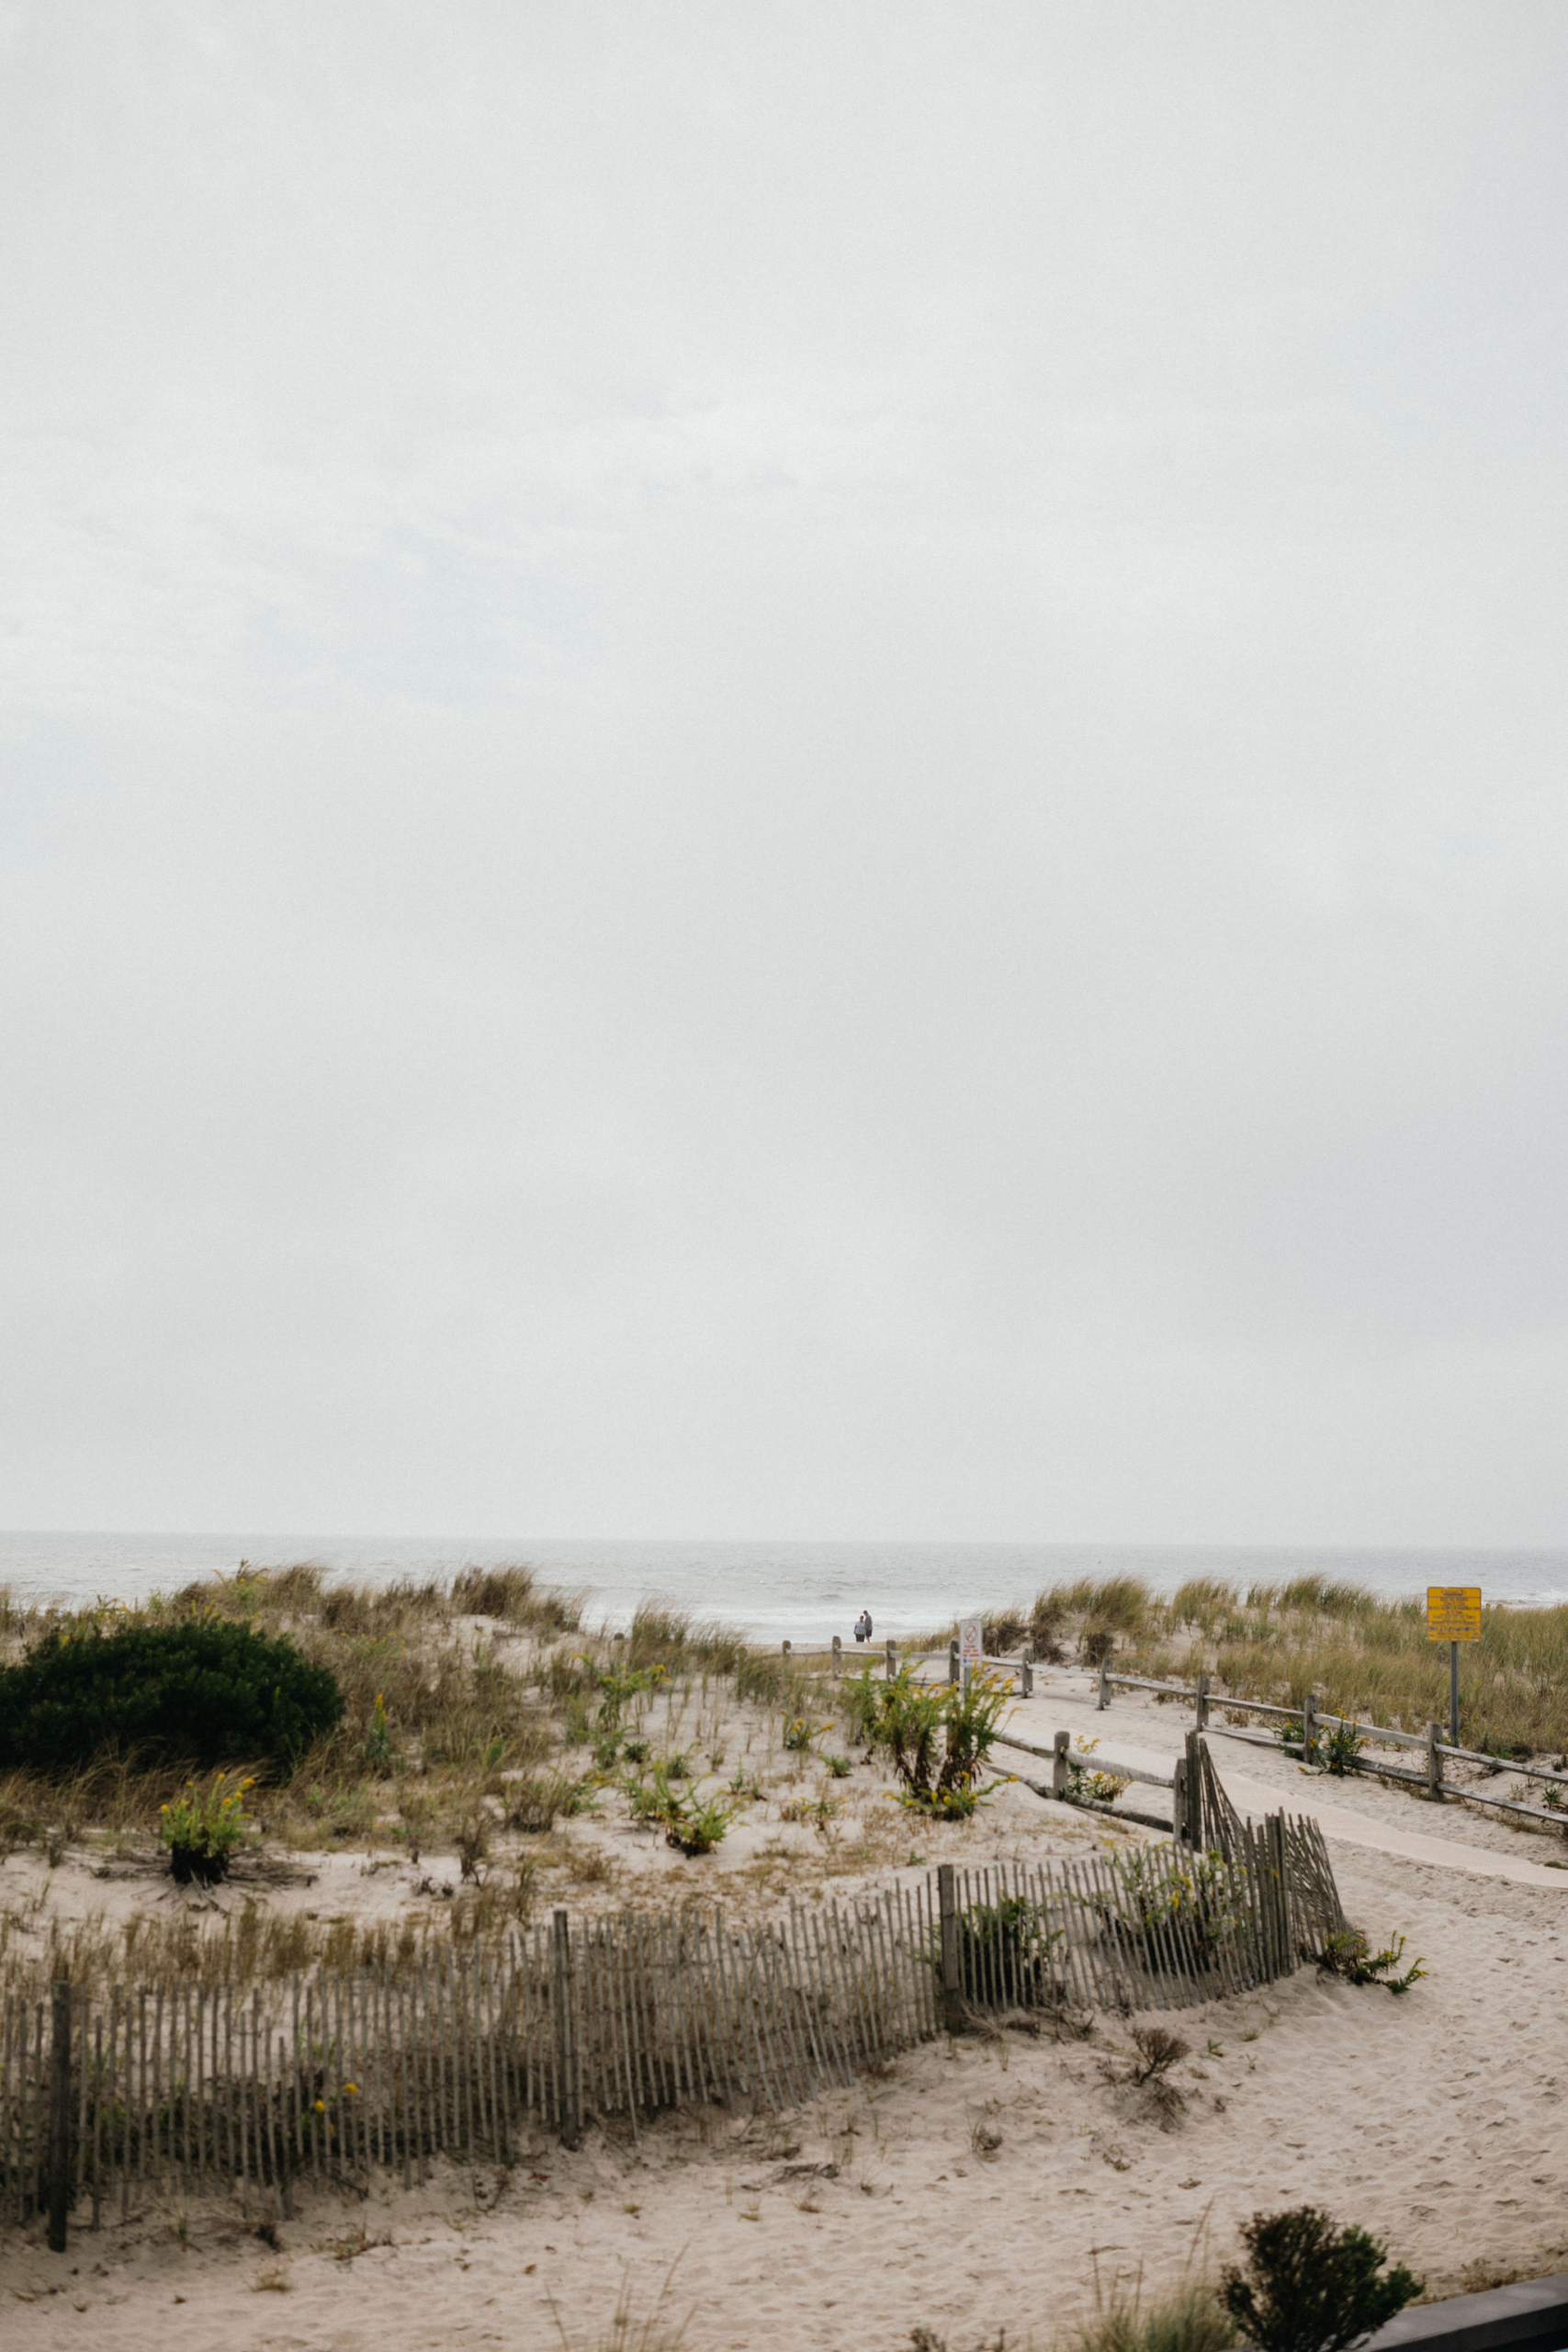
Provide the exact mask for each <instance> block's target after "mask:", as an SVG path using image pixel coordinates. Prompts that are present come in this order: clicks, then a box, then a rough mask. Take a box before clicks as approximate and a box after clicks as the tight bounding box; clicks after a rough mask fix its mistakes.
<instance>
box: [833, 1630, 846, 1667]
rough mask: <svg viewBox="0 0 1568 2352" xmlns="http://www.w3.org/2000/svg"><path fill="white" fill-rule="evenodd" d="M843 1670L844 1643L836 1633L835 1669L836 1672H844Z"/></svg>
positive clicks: (834, 1639) (834, 1643)
mask: <svg viewBox="0 0 1568 2352" xmlns="http://www.w3.org/2000/svg"><path fill="white" fill-rule="evenodd" d="M843 1670H844V1645H843V1642H842V1640H841V1639H840V1636H839V1635H838V1634H834V1636H833V1671H834V1673H835V1674H842V1672H843Z"/></svg>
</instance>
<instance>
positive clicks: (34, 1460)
mask: <svg viewBox="0 0 1568 2352" xmlns="http://www.w3.org/2000/svg"><path fill="white" fill-rule="evenodd" d="M1565 119H1568V8H1565V7H1564V6H1562V5H1558V4H1557V0H1554V5H1551V6H1537V5H1530V0H1509V5H1507V6H1497V5H1496V0H1478V5H1475V6H1446V5H1443V0H1416V5H1412V6H1399V5H1381V6H1380V5H1377V4H1376V0H1350V5H1348V6H1272V7H1258V6H1256V5H1254V0H1239V4H1238V5H1235V6H1201V5H1193V0H1182V5H1178V6H1170V5H1168V0H1157V5H1139V0H1130V4H1129V5H1100V0H1081V5H1074V6H1055V5H1051V0H1027V5H1021V6H1010V5H1004V4H1003V0H998V4H997V5H984V0H981V5H976V0H962V5H952V6H925V5H919V0H898V4H897V5H895V6H879V5H874V4H873V0H848V5H846V0H826V4H825V5H814V4H813V0H788V5H778V6H770V5H767V4H766V0H730V5H714V6H682V5H679V0H660V4H659V5H653V6H648V5H640V4H638V5H632V0H627V5H623V6H592V5H589V6H581V5H570V6H569V5H531V0H497V5H493V6H491V5H483V0H441V5H434V0H433V5H430V6H422V7H407V6H398V5H396V0H366V5H364V6H355V5H351V0H338V5H327V6H322V5H321V0H308V5H299V6H289V5H286V0H268V5H267V6H264V7H238V6H233V5H231V0H221V4H220V5H216V4H215V5H209V6H160V5H152V4H151V0H150V4H148V5H143V4H142V0H130V5H122V0H101V5H96V6H81V5H75V0H39V5H37V6H31V5H15V0H11V4H10V5H0V320H3V322H4V324H3V328H0V398H3V425H4V436H5V438H4V496H5V504H4V513H3V515H0V572H3V589H4V612H3V615H0V661H3V664H4V679H3V688H4V707H5V717H4V739H3V743H4V761H5V778H4V792H3V800H0V1523H4V1524H6V1525H8V1526H12V1527H50V1526H60V1527H114V1526H123V1527H159V1528H175V1527H232V1526H244V1527H253V1528H254V1527H275V1528H279V1529H282V1528H299V1527H310V1528H316V1529H320V1530H322V1531H327V1530H366V1531H372V1530H375V1531H385V1532H399V1531H402V1532H427V1531H437V1530H443V1531H454V1532H455V1531H464V1532H473V1533H476V1534H478V1533H485V1532H490V1533H508V1532H518V1533H528V1532H535V1533H539V1534H544V1533H558V1534H596V1533H603V1534H611V1533H615V1534H620V1535H626V1536H638V1535H649V1536H651V1535H671V1534H688V1535H698V1534H709V1535H726V1534H734V1535H740V1534H751V1535H759V1536H762V1535H773V1536H784V1535H814V1536H833V1535H841V1536H897V1535H911V1536H938V1537H940V1536H944V1535H946V1536H968V1537H987V1536H996V1537H1004V1536H1005V1537H1015V1538H1041V1539H1072V1538H1081V1537H1088V1538H1094V1537H1100V1538H1105V1539H1108V1540H1111V1539H1121V1540H1126V1541H1136V1540H1144V1541H1187V1542H1192V1541H1197V1542H1202V1541H1210V1540H1213V1541H1220V1540H1226V1539H1228V1540H1233V1541H1237V1542H1246V1541H1269V1540H1277V1541H1280V1542H1303V1541H1304V1542H1334V1541H1337V1542H1343V1543H1355V1542H1369V1543H1374V1542H1386V1543H1423V1542H1425V1543H1436V1542H1444V1541H1450V1540H1451V1541H1455V1542H1487V1541H1494V1542H1498V1543H1524V1544H1529V1543H1541V1544H1550V1543H1553V1542H1563V1541H1568V1444H1565V1442H1564V1424H1565V1407H1568V1253H1565V1251H1564V1247H1563V1219H1564V1208H1565V1204H1568V1168H1565V1165H1564V1162H1565V1158H1568V1153H1565V1149H1564V1145H1565V1123H1564V1095H1563V1085H1564V1043H1565V1039H1564V1030H1565V1026H1568V1023H1565V1018H1564V990H1563V983H1564V978H1565V967H1568V858H1565V850H1568V826H1565V802H1564V750H1565V747H1568V659H1565V624H1568V573H1565V561H1564V547H1565V542H1564V504H1565V497H1564V492H1565V465H1564V447H1565V443H1564V432H1563V422H1564V419H1563V409H1564V369H1565V364H1568V278H1565V264H1568V141H1565V140H1564V136H1563V123H1564V120H1565Z"/></svg>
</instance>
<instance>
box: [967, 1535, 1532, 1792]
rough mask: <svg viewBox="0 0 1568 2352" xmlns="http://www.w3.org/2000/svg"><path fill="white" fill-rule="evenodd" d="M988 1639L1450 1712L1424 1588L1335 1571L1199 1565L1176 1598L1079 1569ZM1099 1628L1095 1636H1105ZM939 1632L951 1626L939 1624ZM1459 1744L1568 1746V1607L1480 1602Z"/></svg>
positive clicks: (1351, 1702) (1368, 1704) (1409, 1723)
mask: <svg viewBox="0 0 1568 2352" xmlns="http://www.w3.org/2000/svg"><path fill="white" fill-rule="evenodd" d="M994 1635H996V1636H1002V1635H1005V1636H1007V1640H1006V1641H1005V1642H1003V1641H1001V1640H1000V1639H999V1638H998V1653H999V1651H1000V1649H1001V1648H1002V1647H1004V1646H1006V1647H1010V1646H1011V1645H1012V1644H1013V1643H1015V1642H1016V1641H1018V1640H1021V1639H1023V1638H1029V1639H1030V1640H1032V1645H1033V1648H1034V1655H1035V1657H1037V1658H1041V1659H1050V1658H1053V1657H1055V1658H1063V1657H1071V1656H1073V1655H1075V1653H1076V1655H1077V1657H1080V1658H1084V1659H1089V1658H1093V1657H1096V1656H1098V1655H1099V1654H1100V1649H1101V1648H1102V1647H1103V1646H1104V1645H1105V1640H1106V1637H1109V1638H1110V1642H1111V1645H1112V1647H1113V1651H1114V1656H1115V1658H1116V1662H1117V1664H1118V1665H1119V1666H1120V1667H1122V1668H1123V1669H1124V1670H1125V1671H1126V1672H1128V1673H1132V1674H1147V1675H1150V1676H1152V1677H1156V1678H1159V1679H1165V1678H1169V1679H1179V1680H1182V1681H1187V1682H1190V1680H1191V1679H1192V1676H1193V1675H1194V1674H1195V1673H1196V1672H1197V1671H1198V1669H1199V1668H1205V1669H1206V1670H1207V1672H1208V1673H1209V1674H1210V1676H1211V1677H1212V1678H1213V1683H1214V1689H1215V1695H1216V1697H1220V1698H1223V1696H1224V1693H1225V1692H1226V1691H1229V1692H1232V1693H1234V1694H1235V1696H1236V1697H1237V1698H1244V1699H1266V1700H1271V1701H1273V1702H1275V1703H1276V1704H1278V1705H1281V1706H1292V1707H1295V1706H1300V1705H1301V1703H1302V1702H1303V1699H1304V1698H1305V1697H1306V1695H1307V1693H1308V1692H1309V1691H1311V1692H1313V1693H1314V1695H1315V1697H1316V1699H1317V1702H1318V1704H1319V1706H1320V1707H1323V1708H1325V1709H1326V1710H1327V1711H1328V1712H1330V1713H1334V1714H1342V1715H1354V1716H1359V1718H1360V1719H1361V1720H1362V1721H1364V1722H1371V1723H1380V1724H1388V1725H1390V1726H1391V1727H1392V1728H1393V1729H1394V1730H1397V1731H1409V1732H1420V1731H1423V1730H1424V1729H1425V1728H1426V1726H1427V1723H1428V1722H1433V1721H1436V1722H1439V1723H1446V1721H1447V1719H1448V1676H1449V1652H1448V1646H1447V1645H1446V1644H1445V1643H1440V1642H1428V1641H1427V1622H1426V1596H1425V1594H1424V1593H1412V1594H1411V1595H1409V1596H1408V1597H1407V1598H1404V1599H1397V1600H1384V1599H1382V1598H1381V1597H1380V1596H1379V1595H1377V1594H1375V1593H1370V1592H1365V1591H1363V1590H1361V1589H1359V1587H1358V1586H1355V1585H1351V1584H1347V1583H1345V1582H1343V1581H1340V1580H1338V1579H1336V1578H1334V1577H1327V1576H1321V1575H1315V1576H1314V1575H1308V1576H1301V1577H1294V1578H1292V1579H1291V1580H1290V1581H1289V1582H1287V1583H1283V1584H1280V1585H1268V1584H1254V1585H1250V1586H1247V1587H1243V1586H1240V1585H1235V1584H1230V1583H1227V1582H1225V1581H1224V1579H1223V1578H1220V1577H1190V1578H1189V1579H1188V1581H1187V1582H1186V1583H1185V1584H1183V1585H1182V1586H1181V1587H1180V1588H1179V1589H1178V1591H1177V1592H1175V1593H1174V1594H1173V1595H1172V1596H1171V1597H1170V1598H1169V1599H1168V1600H1166V1599H1163V1598H1161V1597H1160V1596H1159V1595H1157V1594H1156V1593H1154V1592H1152V1591H1151V1590H1150V1589H1149V1588H1148V1586H1147V1585H1146V1584H1144V1583H1143V1582H1142V1581H1141V1580H1140V1579H1139V1578H1137V1577H1106V1578H1103V1579H1100V1580H1099V1581H1096V1580H1095V1579H1093V1578H1091V1577H1080V1578H1078V1579H1077V1580H1076V1581H1074V1582H1072V1583H1070V1584H1060V1585H1054V1586H1050V1587H1048V1588H1047V1589H1045V1590H1044V1591H1043V1592H1041V1593H1039V1594H1037V1595H1036V1597H1035V1599H1034V1600H1033V1601H1032V1603H1031V1604H1029V1605H1027V1606H1025V1605H1014V1606H1012V1607H1010V1608H1007V1609H998V1610H996V1611H992V1612H991V1614H990V1615H989V1616H988V1617H987V1648H990V1647H991V1644H992V1639H993V1636H994ZM1097 1637H1098V1639H1097ZM938 1638H939V1639H945V1638H946V1637H945V1634H944V1635H942V1636H939V1637H938ZM1460 1710H1461V1723H1462V1730H1463V1740H1464V1745H1465V1746H1466V1747H1474V1748H1480V1749H1483V1750H1486V1751H1488V1752H1490V1753H1493V1754H1495V1755H1498V1756H1501V1757H1508V1756H1517V1757H1520V1758H1525V1757H1529V1756H1537V1755H1562V1753H1563V1752H1564V1750H1565V1749H1568V1608H1558V1609H1500V1608H1483V1611H1482V1620H1481V1638H1480V1640H1479V1641H1477V1642H1472V1643H1466V1644H1464V1645H1461V1650H1460Z"/></svg>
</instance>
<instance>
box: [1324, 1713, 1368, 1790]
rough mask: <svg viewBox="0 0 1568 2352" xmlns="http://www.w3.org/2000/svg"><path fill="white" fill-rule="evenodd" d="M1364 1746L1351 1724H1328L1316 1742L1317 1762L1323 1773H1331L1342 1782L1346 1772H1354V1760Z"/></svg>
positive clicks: (1342, 1722)
mask: <svg viewBox="0 0 1568 2352" xmlns="http://www.w3.org/2000/svg"><path fill="white" fill-rule="evenodd" d="M1366 1744H1367V1743H1366V1741H1365V1739H1363V1737H1362V1736H1361V1734H1360V1733H1359V1731H1358V1730H1357V1728H1356V1726H1355V1724H1353V1723H1348V1722H1344V1721H1341V1722H1339V1723H1337V1724H1330V1725H1329V1727H1328V1729H1327V1731H1325V1733H1324V1734H1323V1735H1322V1736H1321V1738H1320V1739H1319V1741H1318V1744H1317V1760H1318V1762H1319V1763H1320V1764H1321V1765H1322V1767H1323V1769H1324V1770H1325V1772H1332V1773H1334V1774H1335V1776H1336V1778H1337V1779H1338V1780H1341V1781H1342V1780H1343V1779H1344V1778H1345V1775H1346V1774H1347V1773H1348V1772H1353V1771H1354V1770H1355V1769H1356V1758H1357V1757H1358V1756H1359V1754H1360V1752H1361V1750H1362V1748H1363V1747H1365V1746H1366Z"/></svg>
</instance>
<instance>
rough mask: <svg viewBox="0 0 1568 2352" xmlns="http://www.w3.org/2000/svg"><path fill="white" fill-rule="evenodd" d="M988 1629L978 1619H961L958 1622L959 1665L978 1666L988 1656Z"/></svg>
mask: <svg viewBox="0 0 1568 2352" xmlns="http://www.w3.org/2000/svg"><path fill="white" fill-rule="evenodd" d="M985 1632H986V1628H985V1625H984V1623H983V1622H982V1621H981V1619H979V1618H978V1617H961V1618H960V1619H959V1621H958V1663H959V1664H960V1666H978V1665H979V1663H980V1660H981V1659H982V1657H984V1656H985V1654H986V1644H985Z"/></svg>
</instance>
